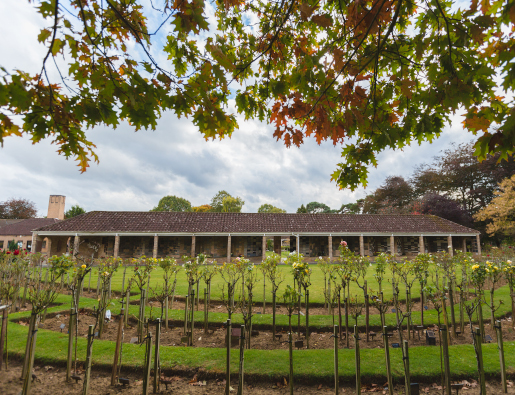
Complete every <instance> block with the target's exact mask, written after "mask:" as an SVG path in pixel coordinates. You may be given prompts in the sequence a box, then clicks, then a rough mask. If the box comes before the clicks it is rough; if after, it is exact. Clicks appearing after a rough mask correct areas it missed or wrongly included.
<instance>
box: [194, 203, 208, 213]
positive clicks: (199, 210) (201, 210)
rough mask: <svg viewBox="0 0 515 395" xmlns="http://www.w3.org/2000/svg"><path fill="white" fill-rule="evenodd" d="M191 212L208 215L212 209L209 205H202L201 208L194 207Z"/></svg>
mask: <svg viewBox="0 0 515 395" xmlns="http://www.w3.org/2000/svg"><path fill="white" fill-rule="evenodd" d="M191 210H192V211H193V212H195V213H208V212H210V211H213V207H211V206H210V205H209V204H203V205H202V206H194V207H192V208H191Z"/></svg>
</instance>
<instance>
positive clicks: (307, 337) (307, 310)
mask: <svg viewBox="0 0 515 395" xmlns="http://www.w3.org/2000/svg"><path fill="white" fill-rule="evenodd" d="M306 348H307V349H308V350H309V290H306Z"/></svg>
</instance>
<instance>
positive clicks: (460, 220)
mask: <svg viewBox="0 0 515 395" xmlns="http://www.w3.org/2000/svg"><path fill="white" fill-rule="evenodd" d="M420 212H421V214H432V215H436V216H438V217H442V218H445V219H448V220H449V221H452V222H455V223H457V224H460V225H463V226H467V227H472V226H473V220H472V217H471V216H470V214H469V213H468V211H467V210H466V209H465V208H464V207H463V206H461V205H460V204H459V203H458V202H456V201H455V200H453V199H451V198H449V197H446V196H441V195H436V194H429V195H427V196H425V197H424V198H423V199H422V204H421V208H420Z"/></svg>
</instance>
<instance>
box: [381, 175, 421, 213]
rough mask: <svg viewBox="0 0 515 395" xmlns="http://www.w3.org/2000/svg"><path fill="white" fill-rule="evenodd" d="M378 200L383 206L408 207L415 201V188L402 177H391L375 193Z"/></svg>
mask: <svg viewBox="0 0 515 395" xmlns="http://www.w3.org/2000/svg"><path fill="white" fill-rule="evenodd" d="M375 197H376V199H377V200H378V201H379V202H381V203H382V204H383V205H385V204H387V205H389V206H393V207H396V208H403V207H405V206H408V205H409V204H410V203H411V201H412V200H413V197H414V196H413V188H412V187H411V185H410V184H409V183H408V182H407V181H406V180H405V179H404V177H402V176H389V177H387V178H386V180H385V182H384V183H383V184H382V185H381V186H380V187H379V188H377V190H376V191H375Z"/></svg>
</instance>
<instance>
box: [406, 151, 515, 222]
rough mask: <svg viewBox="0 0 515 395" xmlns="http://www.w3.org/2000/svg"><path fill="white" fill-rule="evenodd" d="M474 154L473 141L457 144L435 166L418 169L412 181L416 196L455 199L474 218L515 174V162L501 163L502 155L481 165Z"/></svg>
mask: <svg viewBox="0 0 515 395" xmlns="http://www.w3.org/2000/svg"><path fill="white" fill-rule="evenodd" d="M474 153H475V149H474V146H473V143H472V142H470V143H465V144H459V145H453V146H452V147H451V148H449V149H447V150H445V151H443V152H442V154H441V155H440V156H437V157H435V158H434V161H433V163H432V164H430V165H423V166H420V167H418V168H416V169H415V172H414V174H413V177H412V179H411V184H412V188H413V190H414V193H415V196H419V197H421V196H423V195H426V194H428V193H438V194H440V195H445V196H448V197H451V198H452V199H453V200H455V201H457V202H459V203H460V204H461V205H462V206H463V207H465V208H466V209H467V211H468V212H469V214H470V215H473V214H474V213H476V212H477V211H478V210H481V209H482V208H484V207H486V206H487V205H488V204H489V203H490V201H491V200H492V199H493V197H494V191H496V190H498V188H499V183H500V182H501V181H502V180H504V179H505V178H508V177H511V176H512V175H513V174H515V159H514V158H513V156H509V157H508V158H507V159H503V160H500V154H499V153H498V154H495V155H487V156H486V159H485V160H483V161H482V162H479V161H478V160H477V158H476V157H475V156H474Z"/></svg>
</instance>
